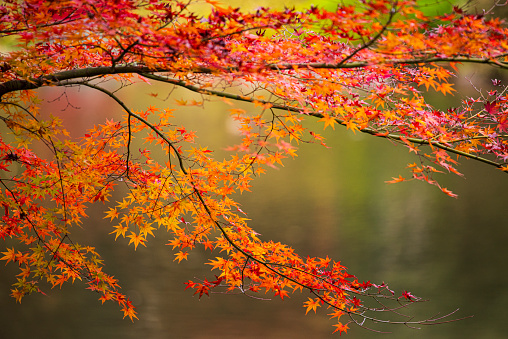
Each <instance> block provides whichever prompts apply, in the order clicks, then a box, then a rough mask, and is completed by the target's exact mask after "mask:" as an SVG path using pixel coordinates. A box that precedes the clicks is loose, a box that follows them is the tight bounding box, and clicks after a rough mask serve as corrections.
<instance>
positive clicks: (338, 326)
mask: <svg viewBox="0 0 508 339" xmlns="http://www.w3.org/2000/svg"><path fill="white" fill-rule="evenodd" d="M333 326H334V327H336V328H335V331H333V332H332V333H335V332H337V331H339V335H342V332H344V333H346V334H347V330H349V327H348V326H347V324H346V325H344V324H342V323H340V322H339V323H338V324H335V325H333Z"/></svg>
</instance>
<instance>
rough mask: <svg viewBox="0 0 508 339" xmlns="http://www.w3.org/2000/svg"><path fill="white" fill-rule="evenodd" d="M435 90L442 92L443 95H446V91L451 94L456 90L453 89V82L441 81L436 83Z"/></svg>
mask: <svg viewBox="0 0 508 339" xmlns="http://www.w3.org/2000/svg"><path fill="white" fill-rule="evenodd" d="M436 91H438V92H442V93H443V94H444V95H446V93H450V94H453V92H456V90H455V89H453V84H450V83H447V82H442V83H440V84H438V85H437V86H436ZM452 91H453V92H452Z"/></svg>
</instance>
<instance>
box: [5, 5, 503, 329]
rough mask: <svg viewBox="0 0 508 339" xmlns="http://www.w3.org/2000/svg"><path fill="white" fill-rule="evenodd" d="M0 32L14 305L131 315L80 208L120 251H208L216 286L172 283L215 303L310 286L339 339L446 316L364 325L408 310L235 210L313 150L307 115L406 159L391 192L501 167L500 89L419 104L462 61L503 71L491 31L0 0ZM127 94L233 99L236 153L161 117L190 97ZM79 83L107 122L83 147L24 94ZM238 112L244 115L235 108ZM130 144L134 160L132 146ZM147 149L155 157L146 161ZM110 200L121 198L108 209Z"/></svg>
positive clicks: (369, 12) (370, 8)
mask: <svg viewBox="0 0 508 339" xmlns="http://www.w3.org/2000/svg"><path fill="white" fill-rule="evenodd" d="M0 17H1V20H0V39H1V40H0V44H2V45H1V46H2V48H3V51H2V53H1V59H0V71H1V73H0V99H1V102H0V119H1V120H2V121H3V124H4V127H2V132H1V134H0V190H1V192H2V193H1V195H0V207H1V215H2V223H1V224H0V238H2V239H11V240H10V242H9V244H13V245H11V246H9V247H7V248H6V249H5V251H4V252H2V257H1V259H2V260H4V261H5V262H7V263H9V262H12V263H15V265H18V266H19V269H20V272H19V274H18V275H17V277H16V279H17V281H16V282H15V283H14V285H13V288H12V292H11V293H12V296H13V297H14V298H16V300H18V301H21V300H22V298H23V297H24V296H26V295H27V294H30V293H32V292H42V290H43V289H44V287H47V286H48V284H49V286H51V287H58V286H61V285H62V284H64V283H66V282H69V281H70V282H74V281H78V280H79V281H80V282H81V283H82V284H84V285H86V287H87V288H88V289H90V290H92V291H95V292H97V293H99V295H100V296H99V299H100V300H101V301H102V302H105V301H108V300H112V301H114V302H117V303H118V304H119V305H120V308H121V310H122V311H123V313H124V316H126V317H129V318H131V319H133V318H137V315H136V312H135V310H134V307H133V305H132V303H131V302H130V301H129V299H128V297H127V296H125V295H124V294H122V293H121V292H120V290H119V284H118V281H117V280H116V279H115V278H114V277H113V276H111V275H109V274H108V273H107V272H105V271H104V270H103V259H102V258H101V257H100V255H99V253H97V252H96V250H95V248H94V247H93V246H92V244H79V243H77V242H75V241H74V240H73V238H72V230H73V228H74V227H76V226H80V227H84V228H86V227H87V223H88V221H87V219H86V216H87V210H88V209H89V208H94V207H95V206H96V205H97V204H103V203H104V202H109V204H108V206H109V207H108V208H107V209H108V210H107V212H106V215H105V218H106V219H107V220H108V222H110V223H111V234H112V236H114V237H115V239H117V238H127V239H128V244H129V245H131V246H133V248H134V249H136V248H138V247H139V246H148V245H149V244H148V243H149V240H150V238H151V237H155V236H156V235H157V236H163V237H167V236H169V241H168V246H169V247H170V248H171V249H172V250H174V251H175V261H178V262H181V261H185V260H186V259H187V256H188V254H189V251H191V250H195V249H197V250H200V251H212V252H213V253H214V256H215V259H212V260H211V261H210V262H208V264H209V265H210V268H211V269H212V275H211V276H209V277H207V278H206V277H205V278H203V279H202V280H195V281H188V282H186V283H185V287H186V288H188V289H191V290H193V291H194V294H196V295H198V296H199V297H202V296H204V295H210V294H211V293H212V292H213V291H214V290H217V289H221V290H222V291H226V292H238V291H240V292H241V293H244V294H247V295H256V294H257V293H262V294H265V293H273V294H274V295H276V296H278V297H280V298H281V299H285V298H287V297H289V295H290V294H292V293H294V292H297V291H303V290H307V291H309V292H310V298H308V301H306V302H305V303H304V307H305V311H306V313H308V312H309V311H314V312H316V311H317V310H318V309H319V310H321V309H327V310H328V311H327V313H328V314H329V315H330V317H331V318H332V319H333V321H334V322H335V325H334V327H335V331H336V332H339V333H344V332H347V330H348V328H349V326H350V325H351V324H357V325H360V326H364V327H370V326H371V325H372V322H374V323H375V322H391V323H400V324H406V325H411V324H435V323H439V322H441V321H442V319H441V318H432V317H431V318H428V319H423V320H416V319H412V318H410V317H408V318H403V319H402V320H396V319H395V320H394V319H387V320H386V319H383V318H379V317H378V316H377V315H376V314H378V313H379V314H381V313H382V312H385V313H390V312H389V311H392V312H391V314H393V315H394V316H395V315H396V313H400V310H399V308H401V307H403V306H407V304H411V303H414V302H418V301H419V300H420V298H418V297H416V296H414V295H412V294H411V293H410V292H407V291H404V292H401V293H396V292H394V291H392V290H390V289H389V288H388V286H387V285H386V284H384V283H382V284H374V283H372V282H370V281H367V282H362V281H359V280H358V279H357V278H356V277H355V276H354V275H352V274H350V273H348V272H347V270H346V268H345V267H344V266H342V265H341V263H340V262H339V261H335V260H332V259H330V258H328V257H326V258H314V257H307V256H306V255H303V254H297V253H296V252H295V251H294V250H293V249H292V248H291V247H290V246H288V245H286V244H282V243H279V242H273V241H269V240H266V239H262V238H261V237H260V236H259V234H257V233H256V232H255V231H254V230H253V229H252V228H251V227H250V226H249V225H248V224H249V223H250V221H249V223H248V219H247V216H246V215H245V213H244V212H243V211H242V210H241V209H240V206H239V204H238V203H237V202H236V201H235V200H233V198H232V197H233V195H234V194H235V193H243V192H249V188H250V184H251V181H252V180H253V179H255V178H256V177H258V176H260V175H263V174H265V172H269V170H270V168H272V167H280V166H281V165H282V164H283V162H284V161H286V159H288V158H292V157H295V156H297V148H298V145H299V144H301V143H315V144H316V147H319V145H325V140H324V138H323V137H322V136H321V135H320V134H319V133H320V131H319V130H309V129H307V128H306V127H304V124H303V121H304V120H307V119H315V120H318V121H320V122H322V128H325V129H326V128H332V129H337V128H342V127H345V128H346V129H348V130H350V131H351V132H352V133H364V134H369V135H372V136H376V137H381V138H385V139H387V140H389V141H391V142H394V143H399V144H402V145H405V146H406V147H407V148H408V149H409V151H410V152H412V153H414V158H415V161H414V163H411V164H408V167H407V168H408V170H409V174H408V175H407V176H399V177H398V178H394V179H393V180H391V181H389V182H400V181H405V180H421V181H424V182H427V183H429V184H431V185H434V186H436V187H437V188H438V189H440V190H441V191H442V192H444V193H445V194H447V195H450V196H452V197H455V194H454V193H452V191H451V190H449V189H448V188H445V187H442V186H441V185H440V184H439V182H438V181H437V180H436V178H435V174H436V173H438V172H445V173H448V172H451V173H454V174H458V175H461V174H460V172H459V170H458V169H457V164H458V161H459V160H460V159H464V158H469V159H474V160H477V161H480V162H483V163H485V164H487V165H490V166H492V167H493V170H503V171H508V165H507V161H508V142H507V138H508V105H507V103H508V94H507V93H506V87H503V86H502V84H501V82H500V81H499V80H493V83H492V86H493V87H492V89H490V90H488V91H486V92H484V91H481V90H478V95H477V96H476V97H466V98H463V100H462V104H461V105H460V106H458V107H451V108H448V109H447V110H441V109H437V108H435V107H432V106H431V105H429V104H428V103H427V101H426V97H425V96H424V94H425V93H427V92H428V93H432V95H453V94H455V93H456V91H455V89H454V86H453V82H452V80H453V79H454V77H455V76H456V74H458V72H459V68H458V67H459V65H460V64H466V63H477V64H485V65H490V66H492V67H496V68H500V69H506V68H508V28H507V26H506V23H505V22H503V21H502V20H499V19H496V18H494V17H492V16H490V15H489V13H488V12H487V13H484V14H477V13H474V14H468V12H467V11H466V10H465V9H461V8H455V9H454V10H453V12H451V13H448V14H445V15H442V16H434V17H428V16H426V15H424V14H423V13H422V12H421V11H420V10H419V8H418V3H417V2H415V1H410V0H407V1H405V0H401V1H395V0H372V1H365V0H364V1H358V2H357V4H356V5H355V6H352V5H344V6H339V7H338V8H337V10H336V11H332V12H330V11H326V10H323V9H319V8H316V7H312V8H309V9H307V10H304V11H296V10H294V9H285V10H281V11H277V10H271V9H267V8H259V9H257V10H255V11H252V12H243V11H242V10H240V9H237V8H230V7H227V6H223V5H220V4H219V3H217V2H216V1H212V0H206V1H198V0H189V1H158V0H116V1H106V0H67V1H63V0H62V1H47V0H28V1H18V0H7V1H4V2H3V3H2V4H0ZM107 80H115V82H114V83H113V84H114V86H116V87H115V89H112V86H111V84H110V82H108V83H107V85H106V81H107ZM139 82H145V83H154V82H157V83H161V84H165V85H166V86H167V87H168V88H173V87H180V88H185V89H187V90H189V91H193V92H197V93H199V94H201V95H202V97H203V98H206V100H224V101H226V102H228V103H230V104H232V106H231V109H230V110H229V111H228V112H225V114H230V115H232V117H233V118H234V120H236V121H237V123H238V126H239V133H241V135H242V138H243V139H242V140H241V142H240V143H239V144H236V145H231V146H230V147H229V149H228V151H229V152H230V155H229V156H228V157H227V158H224V159H220V158H215V157H214V152H213V150H211V149H208V148H207V147H206V146H205V145H200V144H199V141H198V140H197V136H196V135H195V134H194V132H192V131H190V130H188V129H187V128H186V127H185V126H177V125H175V124H174V122H173V120H172V119H173V112H174V110H175V109H178V106H179V105H206V102H205V101H206V100H204V101H203V102H187V101H186V100H184V99H182V98H178V97H176V98H174V100H173V101H171V100H170V101H167V107H166V108H164V109H161V108H155V107H152V106H150V107H146V109H145V110H142V111H136V110H134V109H132V108H130V107H128V106H127V105H126V104H125V102H124V101H123V99H122V91H120V89H122V88H123V87H125V86H127V84H130V83H139ZM78 86H80V87H88V88H91V89H94V90H96V91H97V95H104V96H108V97H109V98H110V99H111V100H113V101H114V102H115V103H116V104H117V105H118V108H119V110H121V111H123V113H124V115H123V118H122V119H120V120H112V119H111V117H109V116H107V114H106V113H104V123H103V124H101V125H98V126H96V127H95V128H93V129H91V130H89V131H88V132H87V133H86V134H85V135H83V136H80V138H79V139H76V138H74V139H73V138H71V137H70V136H69V134H68V133H67V132H66V130H65V128H64V125H65V122H63V121H60V120H59V119H58V118H55V117H50V118H46V119H42V118H41V115H40V114H39V113H38V109H39V104H40V99H38V89H40V88H42V87H78ZM146 86H149V85H148V84H147V85H146ZM152 95H153V96H157V94H156V93H154V94H152ZM236 102H248V103H252V105H251V108H250V109H249V111H246V110H244V109H240V108H238V107H235V106H234V105H235V103H236ZM140 139H141V140H143V142H144V145H145V148H137V147H133V146H132V144H133V143H134V140H140ZM155 148H156V149H160V150H162V151H163V152H164V154H165V157H164V158H160V157H159V158H158V157H155V156H152V154H151V153H150V149H155ZM41 150H44V151H41ZM118 187H123V188H124V189H126V190H125V192H127V193H126V194H125V195H124V196H123V197H122V198H121V199H120V200H118V201H111V199H110V198H111V197H112V192H113V190H115V188H118ZM160 230H164V231H165V232H166V234H163V233H162V232H160ZM156 231H159V233H157V232H156ZM309 231H310V230H309ZM119 246H120V244H119ZM369 299H372V300H374V301H375V302H376V304H375V305H376V306H368V305H367V304H366V301H368V300H369ZM325 312H326V311H325ZM365 320H369V321H372V322H371V323H370V324H371V325H367V324H366V323H365Z"/></svg>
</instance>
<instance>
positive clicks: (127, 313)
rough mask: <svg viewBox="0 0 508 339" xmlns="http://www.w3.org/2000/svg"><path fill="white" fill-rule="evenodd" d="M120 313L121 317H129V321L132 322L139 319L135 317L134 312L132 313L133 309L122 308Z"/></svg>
mask: <svg viewBox="0 0 508 339" xmlns="http://www.w3.org/2000/svg"><path fill="white" fill-rule="evenodd" d="M122 311H123V317H124V318H125V317H129V318H130V319H131V321H132V322H134V318H136V319H139V318H138V317H137V316H136V313H137V312H136V311H134V308H133V307H124V308H122Z"/></svg>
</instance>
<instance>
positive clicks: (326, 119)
mask: <svg viewBox="0 0 508 339" xmlns="http://www.w3.org/2000/svg"><path fill="white" fill-rule="evenodd" d="M318 121H324V122H325V128H324V129H326V127H328V126H332V128H333V129H334V130H335V124H336V123H337V120H335V118H334V117H331V116H330V115H328V114H326V113H325V114H323V117H322V118H321V119H319V120H318Z"/></svg>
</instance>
